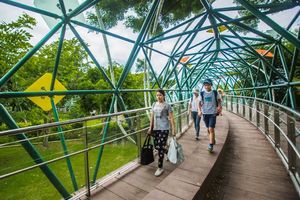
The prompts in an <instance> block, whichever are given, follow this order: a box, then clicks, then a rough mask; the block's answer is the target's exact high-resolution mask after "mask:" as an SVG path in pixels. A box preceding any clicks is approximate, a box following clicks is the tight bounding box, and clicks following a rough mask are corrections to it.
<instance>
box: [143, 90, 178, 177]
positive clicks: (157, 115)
mask: <svg viewBox="0 0 300 200" xmlns="http://www.w3.org/2000/svg"><path fill="white" fill-rule="evenodd" d="M156 99H157V101H156V102H155V103H154V104H153V105H152V110H151V118H150V129H149V131H148V134H151V135H153V137H154V147H155V149H156V150H157V151H158V158H159V159H158V168H157V170H156V172H155V174H154V175H155V176H160V175H161V174H162V173H163V171H164V169H163V161H164V154H165V153H167V150H166V148H165V146H166V143H167V140H168V135H169V130H170V122H171V129H172V135H173V136H176V132H175V123H174V116H173V111H172V107H171V105H170V104H168V103H166V102H165V91H164V90H162V89H159V90H157V91H156Z"/></svg>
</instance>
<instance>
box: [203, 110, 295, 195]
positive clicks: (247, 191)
mask: <svg viewBox="0 0 300 200" xmlns="http://www.w3.org/2000/svg"><path fill="white" fill-rule="evenodd" d="M226 115H227V117H228V119H229V124H230V133H229V134H230V140H229V143H228V146H227V147H226V148H227V150H226V151H225V155H224V160H223V164H222V165H221V167H220V169H219V174H218V175H217V177H216V180H215V183H213V184H211V185H210V187H211V188H210V191H209V192H208V194H207V195H206V196H207V198H206V199H214V200H240V199H243V200H248V199H259V200H267V199H268V200H277V199H278V200H282V199H288V200H294V199H295V200H296V199H299V196H298V194H297V193H296V190H295V188H294V186H293V185H292V182H291V180H290V177H289V175H288V173H287V171H286V169H285V168H284V166H283V164H282V162H281V160H280V158H279V157H278V156H277V154H276V152H275V150H274V149H273V148H272V146H271V145H270V144H269V142H268V141H267V140H266V138H265V136H264V135H262V134H261V133H260V132H258V131H257V129H256V127H255V126H254V125H252V124H251V123H249V122H247V121H246V120H244V119H242V118H240V117H238V116H236V115H234V114H230V113H226Z"/></svg>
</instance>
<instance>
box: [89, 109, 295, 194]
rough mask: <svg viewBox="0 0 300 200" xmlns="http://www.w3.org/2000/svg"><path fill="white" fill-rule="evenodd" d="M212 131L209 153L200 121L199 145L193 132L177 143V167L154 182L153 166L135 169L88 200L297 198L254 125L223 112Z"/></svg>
mask: <svg viewBox="0 0 300 200" xmlns="http://www.w3.org/2000/svg"><path fill="white" fill-rule="evenodd" d="M228 130H229V133H228ZM216 132H217V145H216V146H215V153H213V154H209V153H208V152H207V150H206V147H207V144H208V137H207V133H206V129H205V128H204V126H203V122H201V137H200V141H195V139H194V128H193V127H191V128H190V129H188V131H187V132H186V133H185V134H184V135H183V136H182V137H181V138H180V140H179V142H180V143H181V144H182V145H183V150H184V153H185V156H186V159H185V161H184V162H183V163H182V164H181V165H179V166H174V165H172V164H171V163H169V162H165V173H164V174H163V175H162V176H160V177H155V176H154V175H153V174H154V172H155V170H156V163H152V164H151V165H149V166H139V167H137V168H134V169H132V170H131V171H129V172H127V173H126V174H122V175H118V176H116V177H114V178H113V179H112V180H111V181H109V182H108V183H106V184H103V185H101V186H100V187H99V188H98V189H97V191H94V192H93V193H92V197H91V199H97V200H98V199H116V200H124V199H128V200H135V199H136V200H138V199H147V200H152V199H153V200H154V199H155V200H159V199H163V200H178V199H184V200H189V199H220V200H221V199H222V200H225V199H226V200H235V199H243V200H247V199H255V200H256V199H259V200H265V199H275V200H276V199H278V200H279V199H280V200H282V199H288V200H294V199H299V196H298V194H297V192H296V191H295V189H294V186H293V185H292V183H291V180H290V178H289V176H288V174H287V172H286V170H285V168H284V166H283V164H282V163H281V160H280V159H279V158H278V157H277V155H276V152H275V150H274V149H273V148H272V147H271V145H270V144H269V143H268V141H267V140H266V139H265V137H264V136H263V135H262V134H260V132H259V131H258V130H257V129H256V127H255V126H253V125H252V124H250V123H249V122H247V121H246V120H244V119H242V118H240V117H238V116H236V115H234V114H231V113H228V112H225V114H224V116H223V117H218V124H217V130H216ZM228 138H230V139H228ZM228 140H229V141H230V142H228ZM223 146H224V147H225V148H223ZM218 173H219V174H218ZM216 174H218V175H216ZM215 177H216V178H215Z"/></svg>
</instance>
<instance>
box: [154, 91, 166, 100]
mask: <svg viewBox="0 0 300 200" xmlns="http://www.w3.org/2000/svg"><path fill="white" fill-rule="evenodd" d="M156 92H159V93H160V94H162V95H163V96H164V101H166V92H165V91H164V90H163V89H158V90H156Z"/></svg>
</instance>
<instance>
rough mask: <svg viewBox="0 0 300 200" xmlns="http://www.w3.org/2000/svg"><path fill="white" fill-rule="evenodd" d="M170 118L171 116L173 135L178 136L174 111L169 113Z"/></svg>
mask: <svg viewBox="0 0 300 200" xmlns="http://www.w3.org/2000/svg"><path fill="white" fill-rule="evenodd" d="M169 118H170V122H171V128H172V135H173V136H176V130H175V121H174V115H173V112H170V113H169Z"/></svg>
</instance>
